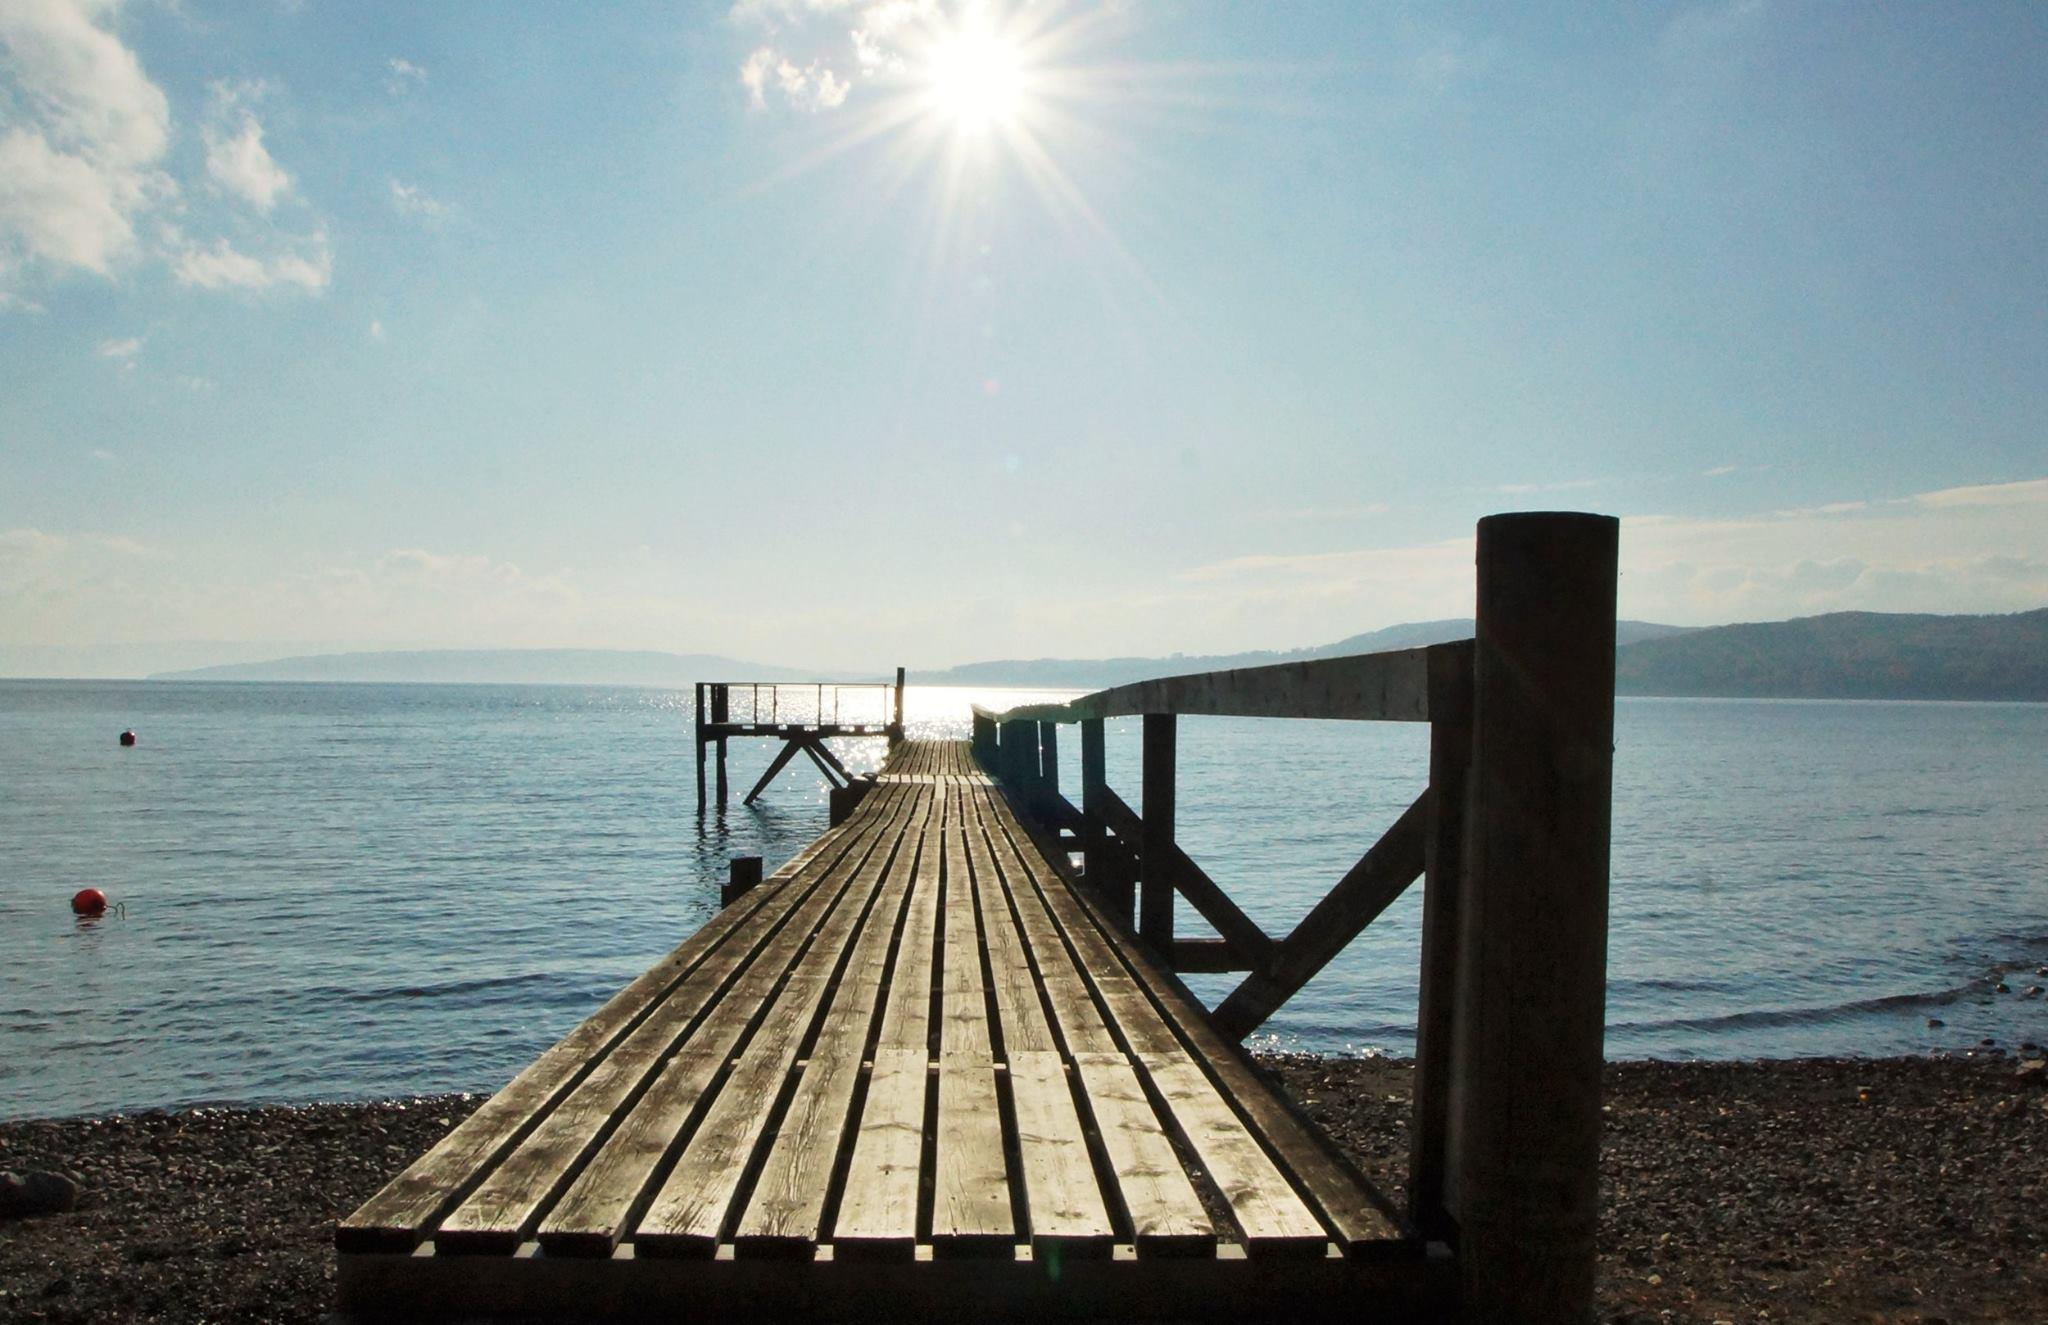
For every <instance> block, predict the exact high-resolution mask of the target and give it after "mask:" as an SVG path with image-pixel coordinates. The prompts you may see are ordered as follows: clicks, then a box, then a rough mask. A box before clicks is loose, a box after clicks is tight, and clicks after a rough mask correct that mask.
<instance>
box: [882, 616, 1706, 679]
mask: <svg viewBox="0 0 2048 1325" xmlns="http://www.w3.org/2000/svg"><path fill="white" fill-rule="evenodd" d="M1692 629H1693V628H1692V627H1689V626H1664V625H1659V624H1657V623H1656V622H1653V621H1617V622H1615V623H1614V637H1615V640H1616V642H1617V643H1619V644H1622V645H1627V644H1632V643H1635V642H1636V641H1638V640H1650V639H1662V638H1664V637H1666V636H1671V635H1683V634H1688V633H1690V632H1691V631H1692ZM1470 638H1472V618H1471V617H1452V618H1448V619H1446V620H1442V621H1412V622H1408V623H1406V624H1404V625H1399V626H1388V627H1386V628H1384V629H1382V630H1371V631H1367V632H1366V633H1364V634H1362V635H1352V636H1349V637H1347V638H1345V639H1341V640H1338V641H1337V642H1336V643H1334V644H1318V645H1315V646H1313V647H1310V648H1306V649H1290V650H1286V651H1284V652H1275V651H1273V650H1270V649H1262V650H1258V651H1256V652H1251V653H1216V654H1179V653H1177V654H1174V655H1173V656H1172V657H1169V658H1031V659H1024V658H1006V659H1000V660H997V661H994V662H979V663H965V664H962V665H961V666H959V667H949V668H947V669H945V670H944V671H930V672H913V673H911V676H910V679H911V680H913V681H916V682H919V683H921V684H924V685H958V686H1025V687H1030V688H1034V689H1046V690H1071V689H1098V688H1101V687H1104V686H1115V685H1125V684H1127V683H1129V682H1132V681H1146V680H1150V679H1152V678H1153V677H1159V676H1175V675H1178V674H1180V673H1183V672H1220V671H1227V670H1230V669H1233V668H1238V667H1265V666H1268V665H1270V664H1273V663H1285V662H1306V661H1308V660H1310V659H1313V658H1342V657H1348V656H1350V655H1352V654H1358V653H1381V652H1384V651H1385V650H1388V649H1419V648H1422V647H1423V646H1424V645H1429V644H1443V643H1447V642H1449V641H1451V640H1459V639H1470Z"/></svg>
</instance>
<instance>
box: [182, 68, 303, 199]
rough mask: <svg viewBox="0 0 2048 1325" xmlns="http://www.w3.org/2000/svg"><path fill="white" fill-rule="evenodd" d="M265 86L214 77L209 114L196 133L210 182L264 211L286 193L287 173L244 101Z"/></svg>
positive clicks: (289, 182)
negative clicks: (201, 141)
mask: <svg viewBox="0 0 2048 1325" xmlns="http://www.w3.org/2000/svg"><path fill="white" fill-rule="evenodd" d="M264 91H265V89H264V87H263V85H262V84H260V83H256V84H239V85H237V84H230V83H215V84H214V85H213V100H214V108H213V115H212V117H211V119H210V121H209V122H208V123H207V125H206V127H205V128H204V129H203V130H201V134H202V136H203V137H204V138H205V139H206V173H207V175H208V176H209V177H210V178H211V179H212V180H213V182H214V185H215V187H217V188H219V189H221V190H222V191H223V192H225V193H227V194H229V195H230V196H232V197H236V198H239V199H241V200H242V201H243V202H246V203H248V204H249V205H250V206H251V207H254V208H255V209H256V210H257V211H259V212H264V213H268V212H269V211H270V210H271V209H272V208H274V207H276V206H277V202H278V199H279V198H281V197H284V196H286V195H287V194H289V193H290V191H291V187H292V177H291V176H290V175H288V174H286V173H285V170H284V168H283V167H282V166H280V165H278V164H277V162H276V161H275V160H273V159H272V157H271V155H270V149H269V148H267V147H265V146H264V145H263V125H262V123H261V122H260V121H259V120H258V119H257V118H256V112H255V111H254V110H253V109H252V108H251V106H250V104H249V103H250V102H252V101H255V100H257V99H258V98H260V97H261V96H262V95H263V93H264Z"/></svg>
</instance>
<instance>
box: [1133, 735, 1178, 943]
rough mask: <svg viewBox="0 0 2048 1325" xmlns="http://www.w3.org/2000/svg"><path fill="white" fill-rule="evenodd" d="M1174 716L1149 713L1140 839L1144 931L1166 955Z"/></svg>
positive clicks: (1170, 940) (1140, 917)
mask: <svg viewBox="0 0 2048 1325" xmlns="http://www.w3.org/2000/svg"><path fill="white" fill-rule="evenodd" d="M1174 732H1175V728H1174V716H1173V714H1171V713H1147V714H1146V715H1145V738H1144V739H1145V748H1144V787H1145V791H1144V801H1145V805H1144V809H1145V828H1144V833H1143V834H1142V837H1141V840H1140V843H1139V848H1138V850H1139V863H1138V875H1139V889H1140V891H1139V895H1138V934H1139V935H1140V937H1142V938H1144V939H1145V940H1146V941H1147V942H1149V943H1150V944H1151V945H1152V947H1153V948H1154V949H1155V950H1156V951H1158V952H1161V953H1165V952H1167V951H1169V950H1170V949H1171V948H1172V945H1173V863H1172V859H1171V858H1172V855H1173V757H1174Z"/></svg>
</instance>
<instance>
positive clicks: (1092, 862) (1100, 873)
mask: <svg viewBox="0 0 2048 1325" xmlns="http://www.w3.org/2000/svg"><path fill="white" fill-rule="evenodd" d="M1108 813H1109V772H1108V748H1107V744H1106V742H1105V740H1104V737H1103V730H1102V719H1100V718H1089V719H1086V720H1085V721H1083V722H1082V723H1081V851H1082V853H1083V854H1082V863H1083V866H1084V868H1085V869H1086V871H1087V879H1088V885H1089V887H1091V888H1093V889H1094V890H1095V894H1096V896H1098V897H1100V898H1102V900H1103V902H1104V903H1105V904H1106V905H1107V906H1108V907H1109V909H1110V910H1111V911H1113V912H1115V914H1116V917H1117V919H1119V920H1121V921H1123V922H1124V924H1125V925H1126V926H1129V925H1130V923H1131V909H1132V901H1133V899H1132V897H1131V889H1130V881H1129V880H1128V879H1125V878H1122V877H1121V876H1120V875H1119V873H1118V871H1117V868H1116V865H1115V864H1114V863H1113V862H1112V861H1111V860H1110V858H1109V834H1108V832H1107V830H1106V829H1105V827H1104V822H1103V821H1104V818H1105V816H1106V815H1107V814H1108Z"/></svg>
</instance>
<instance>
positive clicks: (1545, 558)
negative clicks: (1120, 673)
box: [973, 513, 1617, 1320]
mask: <svg viewBox="0 0 2048 1325" xmlns="http://www.w3.org/2000/svg"><path fill="white" fill-rule="evenodd" d="M1616 550H1617V522H1616V521H1614V520H1613V519H1611V518H1609V517H1605V516H1594V515H1582V514H1573V513H1563V514H1559V513H1539V514H1515V515H1499V516H1492V517H1489V518H1487V519H1485V520H1482V521H1480V522H1479V530H1478V542H1477V562H1478V576H1477V579H1478V592H1477V610H1476V613H1475V617H1476V629H1475V638H1474V639H1472V640H1464V641H1459V642H1457V643H1452V644H1439V645H1432V646H1430V647H1428V648H1421V649H1407V650H1402V651H1399V652H1392V653H1379V654H1369V655H1364V656H1359V657H1350V658H1331V659H1323V660H1317V661H1311V662H1301V663H1283V664H1279V665H1276V666H1271V667H1254V668H1245V669H1242V670H1237V671H1224V672H1208V673H1202V674H1199V675H1192V676H1177V677H1169V678H1166V679H1163V680H1156V681H1140V682H1136V683H1134V684H1131V685H1124V686H1118V687H1115V688H1114V689H1110V690H1103V691H1100V692H1097V693H1095V694H1092V695H1086V696H1083V697H1081V698H1079V699H1076V700H1073V701H1071V702H1069V703H1064V704H1040V705H1030V706H1026V707H1022V708H1015V709H1010V710H1008V711H1006V712H1003V713H992V712H989V711H987V710H985V709H979V708H977V709H976V710H975V714H974V725H973V744H974V750H975V753H976V755H977V757H978V758H979V759H980V761H981V762H982V764H983V765H984V766H985V767H986V768H988V769H989V770H990V772H991V773H992V774H993V775H994V776H995V777H996V779H997V780H998V782H999V783H1001V785H1002V786H1003V788H1004V790H1005V792H1006V794H1007V795H1008V796H1009V797H1010V799H1011V801H1012V803H1013V805H1014V806H1015V807H1016V809H1017V810H1018V812H1019V814H1020V816H1023V817H1026V818H1028V819H1030V820H1033V821H1035V824H1036V826H1037V827H1038V829H1039V830H1040V831H1043V832H1045V833H1047V834H1049V835H1051V836H1050V841H1049V845H1050V846H1051V847H1052V848H1053V851H1052V854H1053V855H1055V857H1057V858H1058V860H1059V861H1060V862H1062V863H1065V862H1066V853H1067V852H1068V850H1070V849H1072V850H1078V852H1079V854H1080V856H1081V859H1082V866H1081V868H1080V870H1079V872H1078V875H1077V877H1078V879H1079V880H1080V881H1081V882H1082V883H1083V884H1084V885H1085V887H1086V889H1087V891H1088V892H1090V893H1092V894H1093V895H1094V897H1095V899H1096V901H1097V903H1098V905H1099V906H1100V907H1101V909H1103V910H1104V911H1106V912H1107V913H1109V915H1110V916H1112V917H1113V918H1115V919H1116V920H1118V921H1120V922H1121V923H1122V924H1123V925H1124V926H1125V927H1126V928H1128V929H1130V930H1132V931H1133V932H1134V933H1135V934H1136V935H1137V936H1138V937H1139V938H1140V939H1141V940H1143V941H1144V942H1146V943H1148V944H1149V945H1150V946H1151V947H1152V949H1153V950H1154V951H1155V952H1156V953H1157V954H1159V955H1160V957H1161V958H1163V959H1164V960H1165V961H1166V962H1168V963H1169V964H1170V965H1171V966H1172V967H1173V969H1175V970H1177V971H1182V972H1226V971H1233V972H1234V971H1242V972H1245V973H1246V976H1245V979H1244V980H1243V982H1242V983H1241V984H1239V985H1238V986H1237V988H1236V989H1235V990H1234V991H1233V992H1231V993H1230V994H1229V995H1228V996H1227V997H1225V998H1224V999H1223V1001H1222V1002H1221V1003H1219V1004H1218V1005H1217V1006H1216V1008H1215V1010H1214V1012H1213V1013H1212V1014H1211V1016H1212V1017H1213V1019H1214V1021H1215V1022H1216V1024H1217V1026H1218V1027H1219V1028H1220V1029H1222V1030H1224V1031H1226V1032H1227V1033H1229V1034H1231V1035H1233V1036H1237V1037H1239V1038H1242V1037H1243V1036H1245V1035H1246V1034H1248V1033H1250V1032H1251V1031H1253V1030H1255V1029H1256V1028H1257V1027H1258V1026H1260V1025H1261V1024H1263V1023H1264V1022H1265V1021H1266V1019H1267V1018H1269V1017H1270V1016H1272V1015H1273V1013H1274V1012H1275V1011H1276V1010H1278V1009H1279V1008H1280V1007H1281V1006H1282V1005H1283V1004H1284V1003H1285V1002H1286V1001H1287V1000H1288V999H1289V998H1290V997H1292V996H1293V995H1294V994H1295V993H1296V992H1297V991H1298V990H1300V989H1301V987H1302V986H1303V985H1305V984H1306V983H1307V982H1308V981H1309V980H1310V979H1312V978H1313V977H1314V976H1315V975H1316V973H1317V972H1318V971H1320V970H1322V969H1323V967H1324V966H1326V965H1327V964H1328V963H1329V962H1330V960H1331V959H1332V958H1334V957H1335V956H1336V955H1337V954H1338V953H1340V952H1342V951H1343V950H1344V948H1345V947H1346V946H1347V945H1349V944H1350V943H1351V941H1352V940H1353V939H1354V938H1356V937H1357V936H1358V934H1359V933H1360V932H1361V931H1362V930H1363V929H1364V928H1365V927H1366V926H1367V925H1369V924H1371V923H1372V921H1373V920H1374V919H1375V918H1377V917H1378V916H1380V915H1381V914H1382V913H1384V912H1385V911H1386V909H1387V907H1388V906H1390V905H1391V904H1392V903H1393V902H1394V900H1395V899H1396V898H1398V897H1399V896H1400V895H1401V894H1402V893H1403V892H1404V891H1406V889H1407V888H1408V887H1409V885H1410V884H1412V883H1414V882H1415V881H1416V880H1417V879H1418V878H1419V879H1422V880H1423V881H1424V889H1423V899H1422V943H1421V954H1420V960H1419V972H1418V979H1419V986H1420V991H1419V992H1420V996H1419V1000H1418V1009H1419V1011H1418V1020H1417V1026H1416V1048H1415V1059H1416V1067H1415V1088H1414V1089H1415V1093H1414V1103H1413V1114H1412V1121H1411V1128H1410V1142H1411V1145H1410V1151H1411V1154H1410V1165H1409V1189H1408V1192H1407V1197H1408V1212H1409V1219H1410V1223H1411V1225H1412V1227H1413V1228H1414V1230H1415V1232H1416V1234H1417V1236H1419V1237H1423V1238H1427V1239H1430V1240H1432V1241H1441V1242H1443V1243H1445V1244H1446V1245H1448V1246H1451V1247H1454V1248H1455V1249H1456V1253H1457V1255H1458V1258H1459V1260H1460V1264H1461V1270H1460V1279H1461V1283H1462V1284H1463V1290H1464V1295H1465V1299H1466V1304H1467V1307H1468V1309H1469V1310H1470V1311H1471V1312H1472V1313H1473V1314H1474V1315H1475V1316H1476V1317H1477V1318H1482V1319H1529V1320H1537V1319H1541V1320H1548V1319H1567V1318H1572V1319H1577V1318H1584V1317H1585V1316H1586V1315H1587V1314H1588V1313H1589V1312H1590V1310H1591V1303H1592V1288H1593V1269H1594V1242H1593V1235H1594V1231H1595V1222H1596V1214H1597V1197H1598V1157H1599V1121H1600V1067H1601V1062H1602V1056H1603V1055H1602V1035H1603V1029H1604V1018H1605V987H1606V986H1605V982H1606V937H1607V858H1608V837H1609V832H1608V828H1609V808H1610V803H1611V791H1612V774H1613V721H1614V716H1613V715H1614V617H1615V611H1614V608H1615V574H1616ZM1196 715H1202V716H1229V717H1257V718H1339V719H1357V720H1364V721H1389V722H1426V723H1428V724H1429V727H1430V740H1429V785H1428V787H1427V788H1426V789H1425V790H1424V791H1423V793H1422V794H1421V795H1420V796H1418V797H1417V798H1416V800H1415V801H1414V803H1413V804H1411V805H1410V806H1409V807H1408V808H1407V810H1405V811H1404V812H1403V813H1402V814H1401V815H1400V816H1399V817H1398V818H1397V819H1396V820H1395V821H1394V824H1393V825H1392V826H1391V827H1390V828H1388V829H1387V830H1386V831H1385V832H1384V833H1383V834H1382V835H1381V836H1380V838H1379V840H1378V841H1377V842H1375V843H1374V844H1373V846H1372V847H1371V848H1370V849H1368V850H1367V851H1366V852H1365V853H1364V855H1362V856H1361V857H1359V859H1358V861H1357V863H1356V864H1354V865H1353V866H1352V867H1351V868H1350V869H1349V870H1348V871H1346V873H1345V874H1344V876H1343V877H1342V878H1341V879H1339V880H1338V881H1337V882H1336V884H1335V885H1334V886H1333V887H1332V888H1331V889H1330V891H1329V893H1328V894H1327V895H1326V896H1325V897H1324V898H1323V899H1322V900H1321V901H1320V902H1318V903H1317V904H1316V905H1315V906H1314V907H1313V908H1312V909H1311V910H1310V911H1309V913H1308V914H1307V916H1305V917H1304V918H1303V919H1302V920H1301V922H1300V923H1299V924H1297V925H1295V926H1294V928H1293V929H1292V930H1290V931H1289V932H1288V933H1287V934H1286V935H1284V936H1279V937H1275V936H1273V935H1269V934H1267V933H1266V932H1265V931H1264V930H1263V929H1262V928H1261V927H1260V926H1259V925H1258V924H1256V923H1255V922H1254V921H1253V920H1252V919H1251V918H1250V917H1249V916H1247V915H1246V914H1245V913H1244V911H1243V910H1242V909H1241V908H1240V907H1239V906H1238V905H1237V903H1236V902H1234V901H1232V900H1231V898H1230V896H1229V894H1228V893H1227V892H1226V891H1225V890H1224V888H1222V887H1221V886H1220V885H1219V884H1218V883H1217V882H1216V881H1215V880H1213V879H1211V878H1210V877H1209V875H1208V874H1207V873H1206V872H1204V871H1203V869H1202V868H1201V866H1199V865H1198V864H1197V863H1196V862H1195V861H1194V860H1192V859H1190V858H1189V856H1188V855H1187V853H1186V852H1185V851H1183V850H1182V849H1181V848H1180V847H1179V846H1178V845H1177V844H1176V842H1175V839H1174V817H1175V800H1176V796H1177V790H1178V789H1177V787H1176V785H1175V776H1174V754H1175V743H1176V736H1177V723H1178V720H1179V719H1180V718H1181V717H1183V716H1196ZM1116 717H1138V718H1140V719H1141V720H1142V727H1141V730H1142V742H1143V746H1142V765H1141V769H1142V772H1141V783H1142V796H1141V799H1140V803H1141V805H1142V807H1143V813H1142V814H1140V813H1139V812H1138V811H1137V810H1134V809H1133V808H1132V807H1131V806H1130V805H1129V804H1127V803H1126V802H1125V801H1124V799H1123V798H1122V797H1121V796H1120V795H1118V794H1117V792H1116V791H1115V790H1114V789H1112V788H1111V787H1110V786H1109V783H1108V780H1107V778H1106V776H1105V755H1104V742H1105V727H1104V721H1105V719H1108V718H1116ZM1063 725H1078V726H1079V727H1080V738H1081V779H1080V781H1081V804H1080V805H1079V806H1076V805H1074V804H1073V803H1072V802H1071V801H1069V800H1067V799H1066V797H1065V796H1064V795H1063V794H1062V793H1061V791H1060V779H1059V759H1060V748H1059V728H1060V727H1061V726H1063ZM1176 897H1181V898H1185V899H1186V900H1187V902H1188V903H1189V904H1190V905H1191V906H1192V907H1193V908H1194V910H1195V911H1196V912H1197V913H1199V914H1200V915H1201V916H1202V917H1203V919H1205V920H1206V921H1208V922H1209V924H1210V925H1211V926H1212V927H1213V928H1214V929H1215V931H1216V933H1217V935H1218V936H1219V937H1217V938H1214V939H1186V938H1178V937H1176V936H1175V934H1174V899H1175V898H1176Z"/></svg>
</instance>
